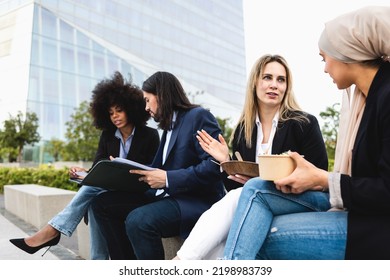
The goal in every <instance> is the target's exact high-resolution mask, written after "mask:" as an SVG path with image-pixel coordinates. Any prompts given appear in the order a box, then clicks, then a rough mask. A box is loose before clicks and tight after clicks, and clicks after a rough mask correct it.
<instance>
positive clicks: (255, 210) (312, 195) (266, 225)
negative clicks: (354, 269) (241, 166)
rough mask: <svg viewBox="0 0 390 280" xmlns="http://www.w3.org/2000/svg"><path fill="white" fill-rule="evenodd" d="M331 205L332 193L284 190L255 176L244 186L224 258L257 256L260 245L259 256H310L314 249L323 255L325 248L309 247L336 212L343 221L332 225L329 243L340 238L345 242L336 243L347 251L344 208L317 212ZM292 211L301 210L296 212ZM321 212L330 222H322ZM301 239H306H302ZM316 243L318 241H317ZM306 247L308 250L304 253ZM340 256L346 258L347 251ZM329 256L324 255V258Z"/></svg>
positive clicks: (326, 227) (316, 257) (293, 257)
mask: <svg viewBox="0 0 390 280" xmlns="http://www.w3.org/2000/svg"><path fill="white" fill-rule="evenodd" d="M329 207H330V204H329V194H328V193H324V192H320V191H307V192H304V193H302V194H299V195H296V194H284V193H282V192H280V191H278V190H277V189H276V188H275V185H274V183H273V182H271V181H263V180H261V179H259V178H254V179H251V180H249V181H248V182H247V183H246V184H245V185H244V188H243V190H242V193H241V196H240V199H239V202H238V206H237V209H236V213H235V216H234V219H233V223H232V226H231V228H230V231H229V235H228V238H227V242H226V246H225V251H224V258H225V259H255V258H256V255H257V253H258V252H259V250H260V249H261V250H260V252H259V255H258V258H271V259H286V258H287V259H289V258H291V259H297V258H305V259H309V257H308V256H309V255H310V253H312V254H313V255H311V256H312V257H311V258H313V259H318V258H321V256H320V255H318V254H317V252H318V251H321V249H318V248H316V250H315V251H313V252H306V251H310V250H311V245H310V244H314V243H315V240H316V237H317V234H320V232H322V231H323V230H324V232H326V231H327V230H328V227H329V226H330V225H333V222H335V219H334V216H335V215H337V217H338V218H339V219H340V220H342V222H340V223H339V224H337V226H336V225H335V228H332V230H331V231H329V234H328V235H326V237H327V238H328V243H332V242H334V240H333V239H337V240H338V242H340V243H341V244H343V245H342V246H341V245H340V244H335V246H336V247H340V248H341V251H343V252H344V251H345V239H346V214H345V213H344V212H337V213H336V212H324V213H315V212H320V211H327V210H328V209H329ZM303 212H309V213H303ZM292 213H300V214H293V215H292ZM289 214H290V215H289ZM305 214H307V215H305ZM318 214H325V215H324V217H327V218H329V221H328V222H329V223H326V222H325V221H323V220H322V219H321V220H320V222H318V220H316V216H315V215H318ZM316 222H317V223H316ZM335 224H336V222H335ZM318 226H321V227H320V228H319V227H318ZM334 232H338V233H339V234H338V235H337V237H336V236H334ZM322 236H323V235H321V237H322ZM309 237H310V238H309ZM275 239H279V240H281V239H282V240H283V241H281V242H276V243H275V242H273V241H274V240H275ZM298 239H300V240H302V242H298ZM310 240H312V242H310ZM265 242H266V243H265ZM266 244H267V247H264V246H265V245H266ZM271 244H272V245H271ZM315 246H316V244H314V247H315ZM293 249H294V250H293ZM298 250H300V251H298ZM290 251H294V252H290ZM302 251H303V252H305V253H307V254H306V255H304V254H302V255H301V252H302ZM325 253H326V252H325ZM332 256H333V255H332ZM337 256H338V258H344V253H343V254H339V255H337ZM328 257H329V256H323V257H322V258H328ZM332 258H336V257H332Z"/></svg>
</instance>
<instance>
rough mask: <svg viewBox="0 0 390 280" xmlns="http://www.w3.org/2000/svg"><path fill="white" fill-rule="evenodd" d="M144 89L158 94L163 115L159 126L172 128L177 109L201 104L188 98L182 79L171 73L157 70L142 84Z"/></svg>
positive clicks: (159, 106) (180, 109)
mask: <svg viewBox="0 0 390 280" xmlns="http://www.w3.org/2000/svg"><path fill="white" fill-rule="evenodd" d="M142 90H143V91H145V92H148V93H151V94H154V95H156V96H157V101H158V110H159V113H160V116H161V120H160V123H159V125H158V126H159V128H161V129H164V130H170V129H172V128H173V127H172V118H173V113H174V112H175V111H188V110H190V109H192V108H195V107H199V105H195V104H192V103H191V102H190V100H189V99H188V97H187V95H186V93H185V91H184V89H183V86H182V85H181V83H180V81H179V80H178V79H177V78H176V77H175V76H174V75H173V74H171V73H168V72H156V73H154V74H153V75H152V76H150V77H149V78H148V79H146V80H145V81H144V83H143V84H142Z"/></svg>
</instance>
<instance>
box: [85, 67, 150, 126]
mask: <svg viewBox="0 0 390 280" xmlns="http://www.w3.org/2000/svg"><path fill="white" fill-rule="evenodd" d="M91 99H92V101H91V103H90V112H91V115H92V118H93V125H94V126H95V127H96V128H97V129H101V130H115V129H116V127H115V125H114V124H113V123H112V122H111V119H110V114H109V109H110V108H111V107H112V106H118V107H120V108H121V109H122V110H124V111H125V112H126V115H127V121H128V122H129V123H132V124H134V125H135V126H136V127H137V126H144V125H146V122H147V121H148V120H149V118H150V115H149V113H148V112H146V111H145V101H144V97H143V93H142V90H141V89H140V88H139V87H138V86H136V85H135V84H132V81H131V78H130V79H129V80H128V81H126V80H125V79H124V78H123V76H122V74H121V73H120V72H118V71H116V72H115V73H114V74H113V76H112V78H111V79H104V80H102V81H100V82H99V83H98V84H97V85H96V86H95V88H94V89H93V90H92V98H91Z"/></svg>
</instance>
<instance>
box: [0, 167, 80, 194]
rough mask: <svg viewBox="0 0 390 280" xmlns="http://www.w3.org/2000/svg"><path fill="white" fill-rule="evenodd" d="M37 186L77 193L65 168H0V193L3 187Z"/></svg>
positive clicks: (75, 185) (75, 186) (76, 188)
mask: <svg viewBox="0 0 390 280" xmlns="http://www.w3.org/2000/svg"><path fill="white" fill-rule="evenodd" d="M17 184H37V185H42V186H48V187H53V188H59V189H66V190H72V191H77V190H78V186H77V184H75V183H72V182H70V181H69V173H68V169H67V168H63V169H55V168H53V167H47V166H42V167H39V168H15V167H0V193H3V192H4V185H17Z"/></svg>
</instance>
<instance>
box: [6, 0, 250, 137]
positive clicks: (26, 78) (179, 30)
mask: <svg viewBox="0 0 390 280" xmlns="http://www.w3.org/2000/svg"><path fill="white" fill-rule="evenodd" d="M28 13H31V15H30V18H31V22H30V21H28V20H25V22H24V23H23V24H20V23H19V21H20V20H18V19H19V18H21V17H22V16H21V15H23V14H28ZM13 14H15V15H14V17H12V15H13ZM12 18H14V21H12ZM12 27H17V28H15V29H18V30H19V29H23V30H24V32H25V33H27V34H29V36H28V37H26V36H25V35H24V36H22V34H21V35H19V38H23V40H24V45H25V46H24V49H23V53H24V56H16V55H15V53H12V52H14V50H13V49H12V48H10V50H9V53H7V50H8V49H7V47H8V48H9V46H10V45H11V43H10V42H9V40H11V39H15V38H17V37H18V35H17V34H16V33H15V31H14V30H12ZM7 34H8V37H5V36H0V37H1V39H0V74H1V73H2V72H9V69H10V68H14V66H13V65H14V64H11V63H10V62H7V59H8V58H9V57H14V59H15V60H17V61H19V63H20V64H21V65H22V66H21V67H22V68H23V75H20V73H21V72H20V71H19V70H20V69H19V70H18V71H19V72H18V73H19V74H18V75H19V77H20V81H21V82H20V84H21V85H20V87H21V88H20V89H18V90H17V92H18V93H19V94H20V98H19V99H20V100H19V99H18V100H19V101H18V102H19V103H18V106H17V107H18V108H19V109H20V110H22V111H23V110H29V111H33V112H35V113H37V115H38V118H39V122H40V126H39V133H40V135H41V137H42V140H50V139H52V138H53V137H55V138H59V139H63V138H64V134H65V129H66V128H65V122H66V121H68V120H69V117H70V115H71V114H72V113H73V112H74V108H75V107H78V105H79V104H80V102H82V101H84V100H89V99H90V96H91V90H92V89H93V87H94V85H95V84H96V83H97V82H98V81H100V80H101V79H103V78H107V77H109V76H111V74H112V73H113V72H114V71H116V70H118V71H120V72H122V73H123V74H124V75H125V76H128V75H131V77H132V80H133V81H134V82H135V83H136V84H138V85H141V84H142V82H143V80H144V79H145V78H147V77H148V76H149V75H150V74H152V73H154V72H155V71H157V70H162V71H169V72H171V73H173V74H175V75H176V76H177V77H178V78H179V79H180V80H181V81H182V82H183V84H184V87H185V89H186V90H187V92H189V94H190V95H191V93H193V94H192V100H193V101H194V102H196V103H200V104H202V105H204V106H205V107H208V108H210V110H211V111H212V112H213V113H214V114H215V115H216V116H219V117H222V118H226V117H232V118H233V119H236V118H237V116H238V115H239V112H240V110H241V108H242V105H243V100H244V93H245V76H246V73H245V53H244V51H245V48H244V30H243V12H242V1H241V0H224V1H220V0H188V1H176V0H116V1H108V0H35V1H32V0H30V1H28V0H3V1H0V35H7ZM13 37H15V38H13ZM4 38H5V39H4ZM7 38H8V39H9V40H8V41H7ZM16 57H17V58H16ZM21 57H22V58H23V60H22V58H21ZM15 72H16V70H15ZM8 75H10V77H11V75H12V74H8ZM22 85H25V86H24V88H22ZM8 87H11V85H8ZM1 88H2V85H0V90H1V91H0V92H2V93H0V102H2V96H1V95H3V92H4V91H3V90H2V89H1ZM232 101H233V102H232ZM10 102H11V101H10V100H8V101H7V102H3V106H8V104H9V103H10ZM230 103H233V104H230ZM0 107H1V106H0ZM0 118H1V116H0ZM3 118H4V116H3Z"/></svg>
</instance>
